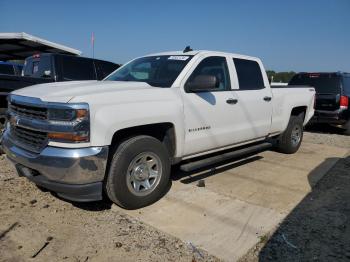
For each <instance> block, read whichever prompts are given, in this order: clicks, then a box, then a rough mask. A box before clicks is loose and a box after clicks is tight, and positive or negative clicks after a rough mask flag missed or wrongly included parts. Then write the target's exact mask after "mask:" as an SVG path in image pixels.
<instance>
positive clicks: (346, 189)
mask: <svg viewBox="0 0 350 262" xmlns="http://www.w3.org/2000/svg"><path fill="white" fill-rule="evenodd" d="M336 160H338V162H337V163H336V164H335V165H334V166H333V167H332V168H331V169H330V170H329V171H328V172H327V173H326V174H325V175H324V176H323V177H322V178H320V177H319V173H320V170H322V169H323V168H324V167H326V166H328V165H329V163H330V162H334V161H336ZM319 179H320V180H319ZM308 180H309V184H310V186H311V188H312V190H311V192H310V193H309V194H307V195H306V196H305V197H304V198H303V200H302V201H301V202H300V203H299V204H298V205H297V206H296V207H295V208H294V209H293V210H292V211H291V212H290V213H289V214H288V215H287V217H286V218H285V219H284V220H283V221H282V222H281V224H280V225H279V226H278V228H277V229H276V230H275V231H274V233H273V234H272V236H271V237H267V236H261V242H260V245H263V247H262V249H261V250H260V252H259V254H258V259H259V261H287V262H288V261H350V226H349V221H350V202H349V199H350V156H348V157H344V158H329V159H326V160H325V161H324V162H323V163H321V164H320V165H319V166H318V167H316V168H315V169H314V170H312V171H311V172H310V174H309V175H308ZM265 241H266V242H265ZM243 261H249V259H247V260H245V259H243Z"/></svg>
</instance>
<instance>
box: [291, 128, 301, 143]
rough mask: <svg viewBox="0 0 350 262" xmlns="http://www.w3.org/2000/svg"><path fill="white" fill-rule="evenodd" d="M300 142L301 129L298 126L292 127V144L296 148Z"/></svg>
mask: <svg viewBox="0 0 350 262" xmlns="http://www.w3.org/2000/svg"><path fill="white" fill-rule="evenodd" d="M300 140H301V128H300V126H294V128H293V129H292V144H293V146H297V145H298V144H299V143H300Z"/></svg>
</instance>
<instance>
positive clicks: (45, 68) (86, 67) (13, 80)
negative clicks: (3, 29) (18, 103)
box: [0, 53, 119, 136]
mask: <svg viewBox="0 0 350 262" xmlns="http://www.w3.org/2000/svg"><path fill="white" fill-rule="evenodd" d="M0 67H1V63H0ZM118 67H119V65H118V64H114V63H112V62H108V61H103V60H98V59H91V58H86V57H80V56H72V55H64V54H52V53H42V54H36V55H33V56H30V57H28V58H27V59H26V60H25V62H24V67H23V72H22V75H10V74H6V75H5V74H1V75H0V136H1V132H2V130H3V128H4V125H5V121H6V114H5V112H6V111H7V96H8V94H9V93H10V92H12V91H14V90H17V89H19V88H23V87H27V86H31V85H35V84H41V83H49V82H61V81H72V80H102V79H104V78H105V77H106V76H107V75H109V74H110V73H112V72H113V71H114V70H116V69H117V68H118Z"/></svg>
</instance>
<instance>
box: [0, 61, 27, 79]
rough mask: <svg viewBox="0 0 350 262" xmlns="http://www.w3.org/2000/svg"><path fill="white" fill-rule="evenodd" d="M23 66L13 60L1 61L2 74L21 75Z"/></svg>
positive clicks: (0, 72) (0, 71) (0, 69)
mask: <svg viewBox="0 0 350 262" xmlns="http://www.w3.org/2000/svg"><path fill="white" fill-rule="evenodd" d="M22 68H23V66H22V65H20V64H16V63H11V62H2V61H0V75H17V76H19V75H21V73H22Z"/></svg>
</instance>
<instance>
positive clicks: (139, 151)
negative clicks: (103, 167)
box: [105, 136, 170, 209]
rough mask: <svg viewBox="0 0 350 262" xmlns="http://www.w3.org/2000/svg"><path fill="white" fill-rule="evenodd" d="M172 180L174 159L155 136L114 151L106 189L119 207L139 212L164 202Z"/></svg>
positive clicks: (132, 140) (126, 143)
mask: <svg viewBox="0 0 350 262" xmlns="http://www.w3.org/2000/svg"><path fill="white" fill-rule="evenodd" d="M169 181H170V160H169V155H168V152H167V149H166V148H165V146H164V145H163V144H162V143H161V142H160V141H159V140H158V139H156V138H154V137H151V136H136V137H132V138H130V139H127V140H126V141H124V142H122V143H121V144H120V145H119V146H118V147H117V148H116V150H115V151H114V153H113V158H112V160H111V163H110V168H109V172H108V175H107V179H106V185H105V189H106V193H107V195H108V197H109V198H110V200H112V201H113V202H114V203H116V204H117V205H119V206H122V207H124V208H127V209H136V208H140V207H144V206H147V205H150V204H152V203H154V202H155V201H157V200H158V199H160V198H161V197H162V196H163V195H164V193H165V192H166V189H167V186H168V184H169Z"/></svg>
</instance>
